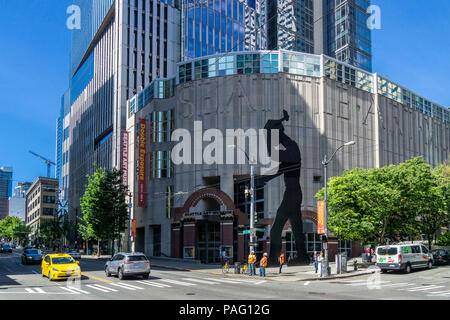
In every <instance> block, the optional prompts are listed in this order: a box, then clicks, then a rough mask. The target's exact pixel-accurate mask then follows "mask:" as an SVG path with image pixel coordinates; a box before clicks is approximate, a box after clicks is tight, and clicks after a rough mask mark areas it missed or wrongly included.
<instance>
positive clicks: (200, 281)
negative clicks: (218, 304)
mask: <svg viewBox="0 0 450 320" xmlns="http://www.w3.org/2000/svg"><path fill="white" fill-rule="evenodd" d="M183 280H187V281H192V282H198V283H204V284H219V283H217V282H213V281H208V280H200V279H195V278H183Z"/></svg>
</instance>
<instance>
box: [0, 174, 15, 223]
mask: <svg viewBox="0 0 450 320" xmlns="http://www.w3.org/2000/svg"><path fill="white" fill-rule="evenodd" d="M12 177H13V168H12V167H0V220H1V219H4V218H6V217H7V216H8V212H9V201H8V199H9V197H11V195H12Z"/></svg>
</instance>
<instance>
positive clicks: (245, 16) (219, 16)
mask: <svg viewBox="0 0 450 320" xmlns="http://www.w3.org/2000/svg"><path fill="white" fill-rule="evenodd" d="M182 1H183V2H182V4H183V9H182V11H183V12H182V36H181V39H182V46H183V49H182V52H183V60H186V59H192V58H195V57H202V56H207V55H211V54H216V53H222V52H231V51H243V50H257V49H261V48H262V49H265V48H266V25H265V19H266V15H265V2H266V0H200V1H196V0H182Z"/></svg>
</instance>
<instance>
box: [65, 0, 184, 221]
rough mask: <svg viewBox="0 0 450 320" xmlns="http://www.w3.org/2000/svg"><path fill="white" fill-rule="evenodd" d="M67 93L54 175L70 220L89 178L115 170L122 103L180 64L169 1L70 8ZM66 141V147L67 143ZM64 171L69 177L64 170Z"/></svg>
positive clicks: (107, 1)
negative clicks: (75, 19)
mask: <svg viewBox="0 0 450 320" xmlns="http://www.w3.org/2000/svg"><path fill="white" fill-rule="evenodd" d="M74 5H77V6H79V8H80V13H81V28H80V29H74V30H73V31H72V49H71V54H70V60H71V63H70V85H69V90H68V93H66V94H65V95H64V96H63V101H62V106H64V112H61V113H60V121H59V124H58V125H59V128H58V130H59V134H58V138H57V139H59V141H58V143H59V145H58V147H57V148H59V149H57V158H58V159H59V166H58V169H57V170H60V171H59V172H57V173H58V175H59V178H60V179H61V182H62V187H63V189H65V190H68V194H67V195H66V196H65V198H67V200H68V201H69V213H70V215H71V216H72V217H74V215H79V214H80V212H81V211H80V207H79V199H80V197H81V196H82V195H83V193H84V188H85V185H86V183H87V178H86V175H87V174H92V173H93V172H94V169H95V166H94V164H96V165H97V166H98V167H105V168H112V167H118V166H119V165H120V157H119V154H118V151H119V150H120V146H121V133H122V130H123V129H124V128H125V120H126V117H127V114H126V102H127V100H128V99H129V98H131V97H132V96H134V95H135V94H137V93H139V92H141V91H142V89H143V88H144V87H146V86H147V85H148V84H149V83H151V82H152V81H153V80H154V79H155V78H157V77H167V76H169V75H172V74H174V73H175V70H176V63H177V62H178V61H179V60H180V48H179V46H178V43H179V36H180V11H179V8H178V2H176V1H173V0H165V1H163V0H150V1H149V0H145V1H144V0H115V1H113V0H98V1H92V0H74ZM65 141H67V142H65ZM64 165H65V166H67V167H66V168H67V171H65V169H64Z"/></svg>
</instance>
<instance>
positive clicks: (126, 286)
mask: <svg viewBox="0 0 450 320" xmlns="http://www.w3.org/2000/svg"><path fill="white" fill-rule="evenodd" d="M110 285H113V286H117V287H122V288H125V289H128V290H136V289H140V290H144V288H141V287H137V286H133V285H131V284H125V283H116V282H112V283H110Z"/></svg>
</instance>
